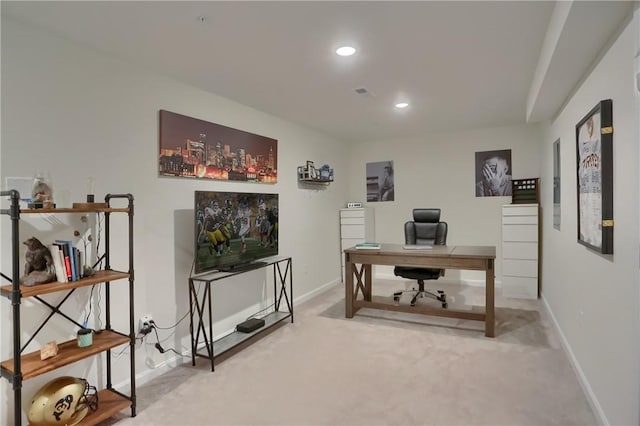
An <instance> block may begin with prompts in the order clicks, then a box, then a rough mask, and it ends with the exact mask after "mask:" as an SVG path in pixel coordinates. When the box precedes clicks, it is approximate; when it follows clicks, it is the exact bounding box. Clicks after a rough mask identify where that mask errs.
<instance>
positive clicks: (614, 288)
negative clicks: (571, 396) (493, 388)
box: [541, 19, 640, 425]
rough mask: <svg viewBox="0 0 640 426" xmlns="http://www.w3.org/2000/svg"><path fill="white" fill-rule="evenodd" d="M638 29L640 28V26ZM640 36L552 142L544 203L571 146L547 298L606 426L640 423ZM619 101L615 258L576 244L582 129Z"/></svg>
mask: <svg viewBox="0 0 640 426" xmlns="http://www.w3.org/2000/svg"><path fill="white" fill-rule="evenodd" d="M636 24H637V19H636ZM635 35H636V33H635V30H634V27H633V25H629V26H628V27H627V28H626V29H625V30H624V32H622V34H621V35H620V37H619V38H618V39H617V41H615V43H614V44H613V46H612V47H611V48H610V49H609V51H608V52H607V53H606V54H605V56H604V57H603V58H602V60H601V62H600V63H599V64H598V65H597V66H596V67H595V69H594V71H593V72H592V73H591V75H590V76H589V77H588V78H587V79H586V80H585V81H584V83H583V84H582V86H581V87H580V88H579V90H578V91H577V92H576V94H575V95H574V96H573V97H572V98H571V99H570V101H569V102H568V103H567V105H566V107H565V108H564V109H563V110H562V112H561V113H560V114H559V116H558V117H557V119H555V120H554V121H553V123H551V126H550V129H549V131H548V132H547V134H546V135H545V138H544V148H543V153H542V159H541V160H542V167H541V170H542V173H541V176H542V179H543V181H544V182H547V183H548V184H546V185H545V184H543V185H542V189H543V191H542V203H543V205H546V206H551V205H552V202H553V190H552V185H551V182H552V178H553V157H552V145H553V142H554V141H555V140H557V139H558V138H560V143H561V155H560V156H561V160H562V164H561V194H562V199H561V209H562V212H561V214H562V216H561V230H560V231H558V230H556V229H554V228H553V220H552V210H551V209H546V210H545V211H544V216H543V221H542V223H543V237H542V241H543V250H542V276H543V281H542V283H543V285H542V292H543V296H544V299H545V301H546V303H547V304H548V307H549V308H550V310H551V312H552V315H553V316H554V320H555V322H556V325H557V326H559V328H560V330H561V333H562V335H563V339H564V343H565V345H566V346H567V348H568V350H569V352H570V354H571V356H572V357H573V361H574V362H575V363H576V369H577V370H578V374H579V376H580V377H581V379H582V381H583V385H584V387H585V390H586V391H587V393H588V394H589V396H590V397H591V398H592V402H593V404H594V408H595V409H596V413H597V414H598V415H599V416H600V418H601V421H602V422H603V423H604V424H614V425H632V424H636V425H637V424H638V423H639V422H640V412H639V410H640V408H639V405H640V403H639V401H640V362H639V360H640V340H639V339H638V336H640V318H639V312H640V290H639V287H640V286H639V284H640V274H639V272H638V259H639V256H640V253H639V247H638V243H639V240H638V233H639V222H640V216H639V213H638V210H639V209H638V202H639V200H638V190H637V188H638V178H639V176H638V158H639V157H638V156H639V152H638V127H637V123H638V113H637V111H636V109H635V105H634V102H635V100H634V86H633V73H632V70H633V57H634V54H635V41H634V37H635ZM609 98H610V99H612V100H613V128H614V136H613V152H614V154H613V155H614V159H613V163H614V178H613V182H614V223H615V226H614V254H613V255H607V256H604V255H600V254H598V253H596V252H594V251H591V250H589V249H587V248H585V247H584V246H582V245H580V244H578V243H577V242H576V233H577V231H576V229H577V223H576V222H577V207H576V205H577V198H576V140H575V125H576V124H577V123H578V121H580V120H581V119H582V117H584V115H585V114H586V113H587V112H589V111H590V110H591V108H593V107H594V106H595V105H596V104H597V103H598V102H599V101H600V100H602V99H609Z"/></svg>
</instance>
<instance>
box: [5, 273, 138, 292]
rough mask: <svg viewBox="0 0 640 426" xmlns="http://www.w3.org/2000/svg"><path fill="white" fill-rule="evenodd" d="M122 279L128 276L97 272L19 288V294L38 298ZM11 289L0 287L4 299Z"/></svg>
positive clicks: (126, 274)
mask: <svg viewBox="0 0 640 426" xmlns="http://www.w3.org/2000/svg"><path fill="white" fill-rule="evenodd" d="M123 278H129V274H128V273H126V272H119V271H113V270H108V271H97V272H96V273H95V274H94V275H92V276H90V277H87V278H82V279H80V280H78V281H73V282H68V283H61V282H57V281H55V282H50V283H46V284H36V285H33V286H26V285H21V286H20V294H21V296H22V297H32V296H38V295H40V294H47V293H55V292H58V291H64V290H71V289H72V288H78V287H85V286H88V285H93V284H98V283H103V282H107V281H115V280H120V279H123ZM12 290H13V287H12V286H11V285H5V286H2V287H0V294H2V295H3V296H6V297H11V291H12Z"/></svg>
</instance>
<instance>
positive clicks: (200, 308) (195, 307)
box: [189, 257, 293, 371]
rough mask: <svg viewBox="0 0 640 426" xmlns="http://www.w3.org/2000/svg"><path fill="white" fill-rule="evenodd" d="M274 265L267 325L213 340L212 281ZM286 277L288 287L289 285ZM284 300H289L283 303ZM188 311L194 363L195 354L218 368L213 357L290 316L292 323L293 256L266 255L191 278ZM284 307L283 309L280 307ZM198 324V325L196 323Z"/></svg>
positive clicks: (193, 360) (192, 361) (265, 320)
mask: <svg viewBox="0 0 640 426" xmlns="http://www.w3.org/2000/svg"><path fill="white" fill-rule="evenodd" d="M268 267H272V269H273V297H274V304H273V310H272V311H271V312H269V313H267V314H266V315H265V316H263V317H262V319H263V320H264V322H265V325H264V326H263V327H261V328H259V329H257V330H255V331H253V332H251V333H241V332H238V331H234V332H232V333H230V334H228V335H226V336H223V337H221V338H219V339H217V340H213V314H212V309H211V300H212V295H211V284H212V283H214V282H216V281H220V280H223V279H225V278H229V277H233V276H237V275H240V274H244V273H246V272H251V271H256V270H259V269H264V268H268ZM287 281H288V284H289V288H288V289H287ZM202 285H204V291H203V292H202V295H201V296H199V295H198V288H196V287H202ZM282 301H284V302H285V303H286V307H285V306H283V304H282ZM189 306H190V308H189V315H190V320H191V322H190V325H189V330H190V331H191V364H192V365H196V356H199V357H203V358H207V359H209V360H210V361H211V371H215V366H214V360H215V358H216V357H218V356H220V355H222V354H223V353H225V352H227V351H228V350H230V349H232V348H234V347H236V346H238V345H239V344H241V343H243V342H245V341H247V340H249V339H250V338H252V337H254V336H257V335H259V334H261V333H264V332H265V331H267V330H268V329H270V328H271V327H273V326H275V325H277V324H278V323H280V322H282V321H284V320H285V319H287V318H291V322H292V323H293V263H292V259H291V258H290V257H274V258H269V259H264V261H262V262H260V263H259V264H257V265H255V267H249V268H246V269H242V270H239V271H231V272H214V273H207V274H203V275H197V276H192V277H190V278H189ZM281 306H282V307H283V310H280V307H281ZM194 325H195V327H194ZM201 340H202V343H204V348H203V349H205V350H206V353H203V352H199V351H198V346H199V343H200V342H201Z"/></svg>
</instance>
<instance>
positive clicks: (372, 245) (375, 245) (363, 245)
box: [356, 243, 380, 250]
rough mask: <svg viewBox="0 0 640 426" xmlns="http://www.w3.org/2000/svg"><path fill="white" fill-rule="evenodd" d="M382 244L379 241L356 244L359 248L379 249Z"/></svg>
mask: <svg viewBox="0 0 640 426" xmlns="http://www.w3.org/2000/svg"><path fill="white" fill-rule="evenodd" d="M379 248H380V244H378V243H358V244H356V249H357V250H378V249H379Z"/></svg>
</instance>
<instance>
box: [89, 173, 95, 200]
mask: <svg viewBox="0 0 640 426" xmlns="http://www.w3.org/2000/svg"><path fill="white" fill-rule="evenodd" d="M95 184H96V180H95V179H94V178H92V177H91V176H89V177H88V178H87V203H93V202H94V201H95V196H94V192H93V191H94V187H95Z"/></svg>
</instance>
